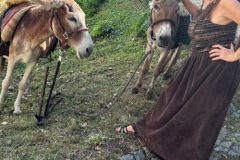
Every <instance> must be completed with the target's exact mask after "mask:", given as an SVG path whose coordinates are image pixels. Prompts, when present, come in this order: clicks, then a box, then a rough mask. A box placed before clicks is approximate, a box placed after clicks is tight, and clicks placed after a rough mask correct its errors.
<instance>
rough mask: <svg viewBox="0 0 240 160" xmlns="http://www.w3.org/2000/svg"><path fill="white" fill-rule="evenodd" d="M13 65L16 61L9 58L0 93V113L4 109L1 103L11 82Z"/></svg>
mask: <svg viewBox="0 0 240 160" xmlns="http://www.w3.org/2000/svg"><path fill="white" fill-rule="evenodd" d="M15 64H16V61H15V60H14V59H11V58H9V60H8V66H7V73H6V76H5V78H4V80H3V81H2V91H1V95H0V112H1V111H3V109H4V108H3V102H4V99H5V95H6V92H7V91H8V88H9V85H10V81H11V77H12V73H13V69H14V66H15Z"/></svg>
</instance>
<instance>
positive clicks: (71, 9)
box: [63, 4, 73, 13]
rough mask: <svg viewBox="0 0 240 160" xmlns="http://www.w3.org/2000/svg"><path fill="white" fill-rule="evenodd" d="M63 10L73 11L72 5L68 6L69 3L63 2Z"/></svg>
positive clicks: (66, 11)
mask: <svg viewBox="0 0 240 160" xmlns="http://www.w3.org/2000/svg"><path fill="white" fill-rule="evenodd" d="M63 11H64V12H65V13H68V12H73V7H72V6H70V5H69V4H64V5H63Z"/></svg>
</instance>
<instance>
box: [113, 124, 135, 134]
mask: <svg viewBox="0 0 240 160" xmlns="http://www.w3.org/2000/svg"><path fill="white" fill-rule="evenodd" d="M115 131H116V132H117V133H126V134H135V131H134V129H133V127H132V125H129V126H120V127H118V128H116V129H115Z"/></svg>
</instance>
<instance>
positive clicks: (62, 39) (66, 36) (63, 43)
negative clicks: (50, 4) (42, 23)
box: [50, 9, 89, 51]
mask: <svg viewBox="0 0 240 160" xmlns="http://www.w3.org/2000/svg"><path fill="white" fill-rule="evenodd" d="M54 18H55V19H56V20H57V21H58V23H59V25H60V28H61V30H62V31H63V32H62V34H61V36H60V38H58V37H57V35H56V33H54V30H53V19H54ZM50 27H51V30H52V31H53V33H54V34H55V36H56V37H57V39H58V40H59V41H60V46H61V49H62V51H63V50H66V48H67V40H68V39H69V37H70V36H71V35H72V34H74V33H81V32H87V31H88V30H89V29H88V28H84V27H78V28H75V29H73V30H71V31H67V30H66V29H65V28H64V26H63V23H62V22H61V19H60V16H59V15H58V12H57V9H53V10H52V17H51V20H50Z"/></svg>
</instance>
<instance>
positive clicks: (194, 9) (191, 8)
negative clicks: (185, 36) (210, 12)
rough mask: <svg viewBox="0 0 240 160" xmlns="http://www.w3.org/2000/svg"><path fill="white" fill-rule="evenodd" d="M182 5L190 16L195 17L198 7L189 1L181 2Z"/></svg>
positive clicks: (183, 0)
mask: <svg viewBox="0 0 240 160" xmlns="http://www.w3.org/2000/svg"><path fill="white" fill-rule="evenodd" d="M182 3H183V5H184V6H185V7H186V8H187V10H188V11H189V12H190V14H191V15H193V16H194V15H196V14H197V12H198V11H199V7H198V6H197V5H196V4H194V3H193V2H192V1H191V0H182Z"/></svg>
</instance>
